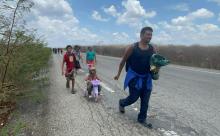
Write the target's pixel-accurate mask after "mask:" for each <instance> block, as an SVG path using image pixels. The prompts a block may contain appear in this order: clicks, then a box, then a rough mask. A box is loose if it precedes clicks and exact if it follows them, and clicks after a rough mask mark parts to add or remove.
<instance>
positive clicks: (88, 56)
mask: <svg viewBox="0 0 220 136" xmlns="http://www.w3.org/2000/svg"><path fill="white" fill-rule="evenodd" d="M86 60H89V61H91V60H95V52H93V51H88V52H87V53H86Z"/></svg>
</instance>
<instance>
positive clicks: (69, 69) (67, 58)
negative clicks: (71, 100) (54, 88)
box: [62, 45, 76, 94]
mask: <svg viewBox="0 0 220 136" xmlns="http://www.w3.org/2000/svg"><path fill="white" fill-rule="evenodd" d="M66 50H67V52H66V53H65V54H64V57H63V63H62V75H64V73H65V77H66V88H70V84H69V82H70V80H71V81H72V90H71V92H72V93H73V94H75V93H76V91H75V90H74V84H75V78H74V70H75V61H76V58H75V55H74V54H73V52H72V50H73V48H72V46H71V45H67V47H66ZM64 63H66V70H65V71H64Z"/></svg>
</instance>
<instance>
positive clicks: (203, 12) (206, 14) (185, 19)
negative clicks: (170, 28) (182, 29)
mask: <svg viewBox="0 0 220 136" xmlns="http://www.w3.org/2000/svg"><path fill="white" fill-rule="evenodd" d="M213 16H214V13H213V12H211V11H209V10H207V9H205V8H201V9H198V10H196V11H194V12H192V13H189V14H188V15H186V16H179V17H177V18H174V19H172V21H171V22H172V23H173V24H175V25H181V24H186V23H191V22H192V21H194V20H196V19H205V18H211V17H213Z"/></svg>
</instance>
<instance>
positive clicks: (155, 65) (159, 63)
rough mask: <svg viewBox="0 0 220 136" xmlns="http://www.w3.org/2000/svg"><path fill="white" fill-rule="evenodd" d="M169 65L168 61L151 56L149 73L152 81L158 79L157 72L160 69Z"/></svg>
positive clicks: (155, 55)
mask: <svg viewBox="0 0 220 136" xmlns="http://www.w3.org/2000/svg"><path fill="white" fill-rule="evenodd" d="M169 63H170V61H169V60H168V59H166V58H165V57H163V56H161V55H159V54H153V55H152V56H151V59H150V71H151V76H152V79H153V80H158V79H159V70H160V68H161V67H163V66H166V65H168V64H169Z"/></svg>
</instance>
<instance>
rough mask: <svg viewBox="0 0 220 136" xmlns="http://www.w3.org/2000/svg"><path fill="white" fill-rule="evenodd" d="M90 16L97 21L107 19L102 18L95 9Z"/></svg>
mask: <svg viewBox="0 0 220 136" xmlns="http://www.w3.org/2000/svg"><path fill="white" fill-rule="evenodd" d="M92 18H93V19H94V20H97V21H102V22H107V21H108V20H109V19H107V18H103V17H102V16H101V15H100V13H99V12H98V11H96V10H94V11H93V12H92Z"/></svg>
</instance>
